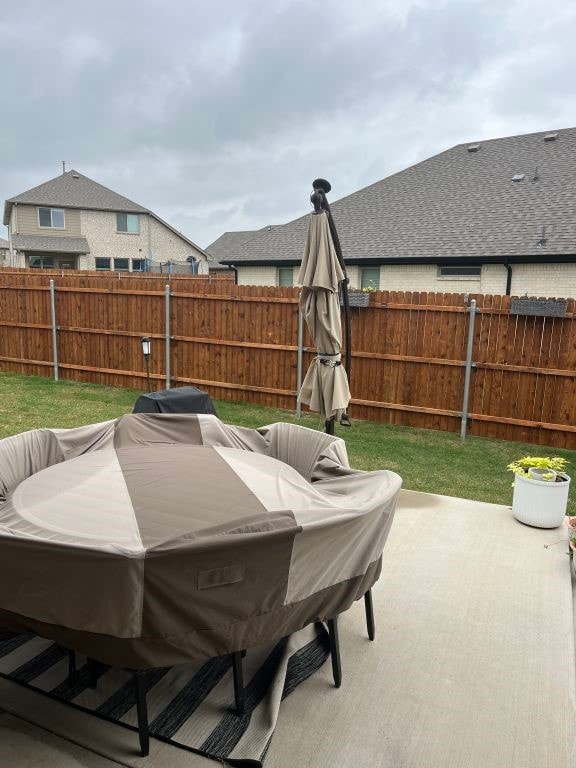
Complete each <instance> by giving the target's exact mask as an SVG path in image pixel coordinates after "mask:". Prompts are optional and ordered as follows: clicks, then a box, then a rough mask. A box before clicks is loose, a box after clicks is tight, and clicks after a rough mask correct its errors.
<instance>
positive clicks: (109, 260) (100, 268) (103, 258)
mask: <svg viewBox="0 0 576 768" xmlns="http://www.w3.org/2000/svg"><path fill="white" fill-rule="evenodd" d="M99 260H106V261H107V262H108V267H98V266H97V263H98V261H99ZM94 269H95V271H96V272H111V271H112V259H111V258H110V256H96V257H95V259H94Z"/></svg>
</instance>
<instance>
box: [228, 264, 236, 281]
mask: <svg viewBox="0 0 576 768" xmlns="http://www.w3.org/2000/svg"><path fill="white" fill-rule="evenodd" d="M228 266H229V267H230V269H232V270H234V285H238V267H235V266H234V264H228Z"/></svg>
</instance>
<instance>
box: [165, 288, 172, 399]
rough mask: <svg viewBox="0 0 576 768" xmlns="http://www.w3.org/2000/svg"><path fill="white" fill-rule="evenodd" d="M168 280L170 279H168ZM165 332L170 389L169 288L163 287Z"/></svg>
mask: <svg viewBox="0 0 576 768" xmlns="http://www.w3.org/2000/svg"><path fill="white" fill-rule="evenodd" d="M168 279H170V277H168ZM164 297H165V332H166V339H165V341H166V389H170V378H171V376H170V286H169V285H167V286H165V287H164Z"/></svg>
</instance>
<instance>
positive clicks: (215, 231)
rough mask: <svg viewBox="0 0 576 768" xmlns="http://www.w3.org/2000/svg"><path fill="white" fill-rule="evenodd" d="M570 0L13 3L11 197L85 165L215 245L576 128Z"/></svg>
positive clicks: (1, 140)
mask: <svg viewBox="0 0 576 768" xmlns="http://www.w3.org/2000/svg"><path fill="white" fill-rule="evenodd" d="M575 21H576V9H575V8H574V6H573V4H572V3H571V2H570V0H559V2H557V3H555V4H554V5H553V6H548V7H546V6H544V7H541V5H540V4H539V3H536V2H532V0H518V1H517V2H512V3H509V4H503V3H501V2H496V1H495V0H485V1H484V2H481V1H480V0H445V1H444V2H438V1H437V0H429V1H425V0H414V1H413V2H401V0H397V1H394V0H388V1H387V2H383V1H382V0H371V1H368V0H367V1H366V2H365V3H363V5H362V10H361V12H359V11H358V7H357V5H355V4H352V3H349V2H344V0H341V1H339V2H329V3H325V4H323V5H321V4H318V3H315V2H310V1H309V0H284V1H283V2H278V0H276V1H275V2H274V3H266V2H264V0H243V2H242V3H235V2H233V0H228V1H225V0H215V1H214V2H211V3H209V4H208V3H203V4H197V3H194V4H190V3H182V2H177V0H169V1H168V2H159V1H158V0H146V1H145V2H134V1H133V0H125V1H124V2H122V3H118V2H116V3H112V2H110V1H109V0H103V1H102V2H100V3H98V4H93V3H87V2H78V0H76V2H68V0H64V2H59V3H56V4H52V5H51V6H47V5H46V4H45V3H41V2H35V1H32V0H23V1H22V2H20V3H19V4H18V5H12V6H7V7H6V8H4V9H3V17H2V20H1V21H0V42H1V44H2V50H3V60H4V61H5V62H9V69H10V71H9V72H8V71H6V73H5V77H4V79H3V80H4V82H3V85H4V88H3V97H4V99H3V103H4V107H5V112H7V114H8V117H7V119H5V120H4V121H3V122H4V125H3V130H2V132H1V134H0V152H1V155H2V163H1V165H0V191H1V192H2V193H3V196H4V197H9V196H12V195H14V194H18V193H19V192H22V191H24V190H25V189H27V188H29V187H30V186H33V185H35V184H38V183H40V182H42V181H44V180H46V179H48V178H50V177H52V176H55V175H56V174H57V173H58V172H59V169H60V160H62V159H66V160H67V161H68V167H75V168H77V169H78V170H80V171H82V172H83V173H86V174H87V175H89V176H92V177H93V178H95V179H96V180H98V181H100V182H101V183H103V184H106V185H107V186H110V187H112V188H113V189H115V190H117V191H118V192H121V193H123V194H125V195H127V196H128V197H131V198H133V199H135V200H137V201H138V202H140V203H142V204H143V205H147V206H149V207H151V208H152V209H153V210H155V211H156V212H157V213H159V214H160V215H161V216H163V217H164V218H166V219H168V220H169V221H170V222H171V223H173V224H174V225H175V226H176V227H178V228H179V229H181V230H182V231H184V232H185V233H186V234H187V235H188V236H189V237H191V238H192V239H193V240H195V241H196V242H198V243H199V244H201V245H206V244H208V243H209V242H211V241H212V240H213V239H215V238H216V237H217V236H218V235H219V234H221V233H222V232H223V231H225V230H229V229H251V228H259V227H261V226H264V225H265V224H268V223H282V222H284V221H287V220H289V219H290V218H293V217H295V216H297V215H301V214H302V213H303V212H305V211H306V210H307V197H308V192H309V186H310V181H311V179H312V178H314V177H315V176H318V175H325V176H327V177H328V178H330V180H331V181H332V182H333V189H334V191H333V197H334V199H336V198H337V197H341V196H344V195H346V194H349V193H351V192H353V191H355V190H356V189H358V188H360V187H361V186H364V185H366V184H369V183H372V182H374V181H376V180H378V179H380V178H382V177H384V176H385V175H387V174H389V173H392V172H394V171H397V170H400V169H401V168H403V167H406V166H407V165H409V164H411V163H413V162H417V161H418V160H421V159H423V158H424V157H426V156H429V155H431V154H434V153H435V152H438V151H441V150H443V149H445V148H447V147H449V146H452V145H453V144H455V143H458V142H461V141H467V140H470V139H473V138H490V137H495V136H501V135H506V134H514V133H524V132H529V131H532V130H544V129H547V128H553V127H565V126H568V125H575V124H576V115H575V113H576V100H575V99H574V85H573V76H572V73H573V72H574V71H575V67H576V54H574V51H573V45H572V41H571V40H570V33H571V31H572V30H573V28H574V22H575Z"/></svg>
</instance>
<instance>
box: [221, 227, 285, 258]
mask: <svg viewBox="0 0 576 768" xmlns="http://www.w3.org/2000/svg"><path fill="white" fill-rule="evenodd" d="M270 229H271V227H264V228H263V229H248V230H244V231H237V232H224V234H223V235H220V237H219V238H217V239H216V240H214V242H213V243H211V244H210V245H207V246H206V251H207V252H208V253H209V254H210V255H211V256H214V258H215V259H218V260H219V261H220V260H221V259H225V258H228V257H234V256H235V255H236V254H237V253H238V251H239V250H240V248H241V246H243V245H244V244H245V243H247V242H249V241H250V240H252V239H253V238H254V237H256V236H257V235H258V234H259V233H260V232H265V231H268V230H270Z"/></svg>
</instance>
